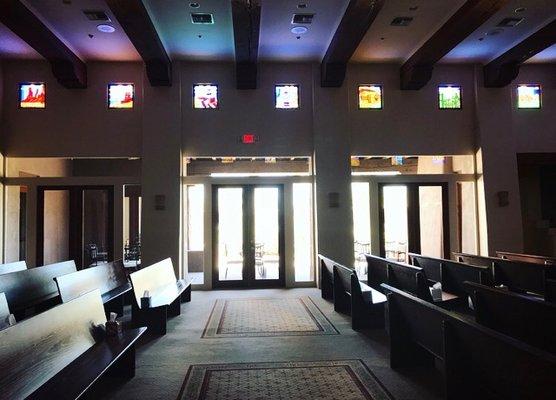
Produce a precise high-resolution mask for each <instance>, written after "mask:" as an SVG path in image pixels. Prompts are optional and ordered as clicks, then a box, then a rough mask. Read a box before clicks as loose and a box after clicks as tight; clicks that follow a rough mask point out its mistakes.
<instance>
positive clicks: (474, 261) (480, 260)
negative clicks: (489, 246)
mask: <svg viewBox="0 0 556 400" xmlns="http://www.w3.org/2000/svg"><path fill="white" fill-rule="evenodd" d="M452 254H453V255H454V258H455V260H456V261H457V262H460V263H463V264H469V265H476V266H479V267H492V265H493V262H494V261H495V260H499V258H494V257H484V256H478V255H475V254H467V253H457V252H453V253H452Z"/></svg>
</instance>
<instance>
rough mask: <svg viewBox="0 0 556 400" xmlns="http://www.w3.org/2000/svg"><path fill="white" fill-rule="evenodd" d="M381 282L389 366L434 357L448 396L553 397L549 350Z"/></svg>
mask: <svg viewBox="0 0 556 400" xmlns="http://www.w3.org/2000/svg"><path fill="white" fill-rule="evenodd" d="M383 287H384V290H385V291H386V292H387V293H388V294H387V298H388V318H387V321H388V329H387V330H388V332H389V335H390V346H391V349H390V365H391V367H392V368H400V367H406V366H419V367H422V366H430V367H432V366H433V365H434V360H435V358H436V359H438V360H440V365H441V368H442V370H443V375H444V377H445V380H444V390H445V395H446V396H445V397H446V399H448V400H464V399H466V400H467V399H487V398H488V399H490V398H492V399H500V400H502V399H516V400H517V399H539V400H548V399H552V398H553V396H554V376H556V357H554V355H552V354H550V353H547V352H544V351H542V350H540V349H537V348H535V347H532V346H529V345H527V344H525V343H522V342H519V341H517V340H515V339H513V338H510V337H508V336H506V335H503V334H501V333H499V332H496V331H494V330H492V329H488V328H486V327H483V326H481V325H479V324H477V323H475V322H473V321H471V320H467V319H465V318H462V317H461V316H459V315H457V314H455V313H452V312H450V311H447V310H444V309H442V308H440V307H438V306H435V305H434V304H431V303H429V302H426V301H423V300H421V299H419V298H417V297H416V296H413V295H411V294H409V293H406V292H404V291H402V290H398V289H396V288H393V287H391V286H388V285H383Z"/></svg>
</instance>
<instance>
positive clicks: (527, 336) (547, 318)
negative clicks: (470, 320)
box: [465, 282, 556, 354]
mask: <svg viewBox="0 0 556 400" xmlns="http://www.w3.org/2000/svg"><path fill="white" fill-rule="evenodd" d="M465 286H466V288H467V290H468V292H469V294H470V295H471V297H472V299H473V304H474V308H475V320H476V321H477V323H479V324H481V325H484V326H486V327H489V328H491V329H494V330H495V331H498V332H501V333H503V334H505V335H508V336H511V337H513V338H516V339H519V340H521V341H523V342H525V343H528V344H530V345H532V346H535V347H538V348H540V349H542V350H545V351H548V352H549V353H553V354H556V340H554V339H555V338H556V305H555V304H551V303H547V302H544V301H542V300H535V299H531V298H529V297H525V296H522V295H520V294H517V293H512V292H509V291H507V290H503V289H498V288H491V287H488V286H484V285H479V284H476V283H472V282H466V283H465Z"/></svg>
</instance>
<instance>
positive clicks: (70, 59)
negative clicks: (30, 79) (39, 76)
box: [0, 0, 87, 89]
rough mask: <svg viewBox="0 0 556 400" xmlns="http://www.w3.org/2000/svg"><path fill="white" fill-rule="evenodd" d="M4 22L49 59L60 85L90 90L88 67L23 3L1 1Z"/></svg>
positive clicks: (14, 0) (1, 19)
mask: <svg viewBox="0 0 556 400" xmlns="http://www.w3.org/2000/svg"><path fill="white" fill-rule="evenodd" d="M0 21H1V22H2V23H3V24H4V25H6V26H7V27H8V28H9V29H10V30H11V31H12V32H14V33H15V34H16V35H17V36H19V37H20V38H21V39H23V40H24V41H25V42H27V44H29V46H31V47H32V48H34V49H35V50H36V51H37V53H39V54H40V55H42V56H43V57H44V58H46V59H47V60H48V61H49V62H50V65H51V67H52V73H53V74H54V77H55V78H56V80H58V82H59V83H60V84H61V85H62V86H64V87H66V88H68V89H76V88H77V89H82V88H86V87H87V66H86V65H85V63H84V62H83V61H81V60H80V59H79V57H77V56H76V55H75V53H73V51H71V50H70V49H69V48H68V47H67V46H66V45H65V44H64V43H63V42H62V41H61V40H60V39H59V38H58V37H57V36H56V35H55V34H54V33H53V32H52V31H51V30H50V29H49V28H48V27H47V26H46V25H45V24H44V23H43V22H42V21H41V20H40V19H39V18H37V16H36V15H35V14H33V12H32V11H31V10H29V9H28V8H27V7H26V6H25V5H24V4H23V3H22V2H21V1H20V0H0Z"/></svg>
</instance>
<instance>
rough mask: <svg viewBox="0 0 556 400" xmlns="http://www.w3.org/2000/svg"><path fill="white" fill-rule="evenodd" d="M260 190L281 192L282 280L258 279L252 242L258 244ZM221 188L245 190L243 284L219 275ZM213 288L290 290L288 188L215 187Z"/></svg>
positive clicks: (280, 268) (280, 238)
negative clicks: (256, 203)
mask: <svg viewBox="0 0 556 400" xmlns="http://www.w3.org/2000/svg"><path fill="white" fill-rule="evenodd" d="M258 187H273V188H277V189H278V253H279V255H280V262H279V264H278V276H279V278H278V279H271V280H270V279H265V280H263V279H261V280H256V279H255V264H254V261H255V257H254V248H253V246H252V245H251V244H250V240H253V241H254V235H255V231H254V225H255V212H254V211H255V210H254V193H255V189H256V188H258ZM219 188H242V189H243V192H242V195H243V201H242V205H243V212H242V216H243V254H244V255H245V254H247V257H245V256H244V257H243V266H242V270H243V274H242V275H243V279H242V280H229V281H221V280H219V271H218V262H217V261H218V238H219V237H218V235H219V232H218V189H219ZM211 203H212V213H211V216H212V218H211V228H212V229H211V230H212V249H213V251H212V287H213V288H214V289H224V288H230V289H238V288H249V289H257V288H276V287H285V286H286V263H285V258H286V257H285V256H286V251H285V221H284V220H285V217H284V184H282V183H222V184H220V183H218V184H213V185H212V198H211Z"/></svg>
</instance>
